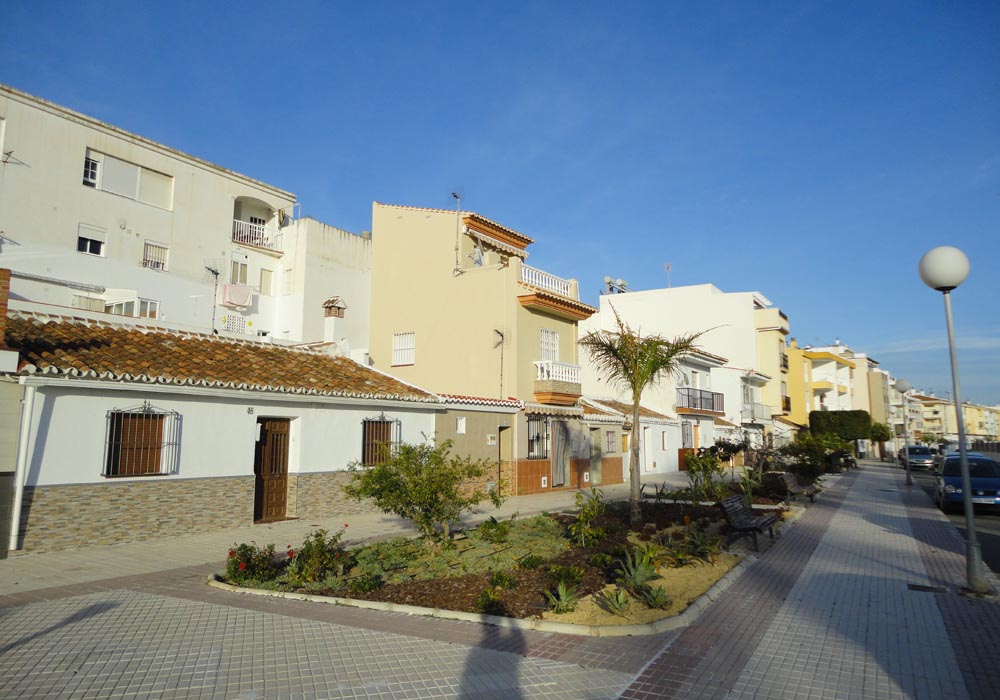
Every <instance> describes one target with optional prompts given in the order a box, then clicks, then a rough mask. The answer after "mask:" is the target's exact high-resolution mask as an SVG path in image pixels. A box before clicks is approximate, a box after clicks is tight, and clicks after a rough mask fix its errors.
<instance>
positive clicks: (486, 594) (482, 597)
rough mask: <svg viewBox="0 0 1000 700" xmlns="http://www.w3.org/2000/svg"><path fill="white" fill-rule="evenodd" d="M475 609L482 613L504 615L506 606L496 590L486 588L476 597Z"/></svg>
mask: <svg viewBox="0 0 1000 700" xmlns="http://www.w3.org/2000/svg"><path fill="white" fill-rule="evenodd" d="M476 611H477V612H481V613H483V614H484V615H504V614H505V613H506V612H507V607H506V606H505V605H504V604H503V601H502V600H500V594H499V593H498V592H497V591H496V590H494V589H492V588H487V589H485V590H483V591H482V592H481V593H480V594H479V596H478V597H476Z"/></svg>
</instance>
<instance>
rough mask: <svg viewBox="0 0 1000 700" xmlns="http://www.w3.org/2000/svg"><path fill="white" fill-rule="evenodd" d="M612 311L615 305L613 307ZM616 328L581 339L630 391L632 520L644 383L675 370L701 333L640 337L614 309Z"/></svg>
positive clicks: (636, 513) (608, 375) (636, 512)
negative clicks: (668, 336)
mask: <svg viewBox="0 0 1000 700" xmlns="http://www.w3.org/2000/svg"><path fill="white" fill-rule="evenodd" d="M612 311H614V307H612ZM614 313H615V321H616V323H617V324H618V331H617V332H615V331H604V330H601V331H591V332H590V333H587V335H585V336H584V337H583V338H581V339H580V345H582V346H583V347H584V348H585V349H586V350H587V352H589V353H590V361H591V362H592V363H593V364H594V365H595V366H596V367H597V369H598V371H599V372H601V373H602V374H603V375H604V377H605V379H606V380H607V381H608V382H609V383H611V384H617V385H618V386H620V387H622V388H624V389H627V390H628V391H629V392H630V393H631V395H632V440H631V446H632V450H631V455H632V456H631V457H630V459H629V469H628V471H629V484H630V488H629V504H630V506H631V519H632V522H633V523H635V522H638V521H639V520H640V519H641V518H642V512H641V510H640V507H639V503H640V494H639V402H640V400H641V399H642V392H643V390H645V388H646V387H647V386H650V385H652V384H655V383H656V382H657V381H659V380H660V379H662V378H664V377H667V376H670V375H672V374H675V373H676V372H677V369H678V362H679V360H680V358H681V357H682V356H683V355H685V354H687V353H689V352H691V351H693V350H697V349H698V346H697V345H696V343H695V341H696V340H697V339H698V338H699V337H700V336H701V335H702V334H701V333H691V334H688V335H681V336H677V337H676V338H674V339H673V340H668V339H666V338H664V337H663V336H660V335H650V336H645V337H643V336H642V335H640V333H639V331H638V330H633V329H632V328H630V327H629V325H628V324H627V323H625V321H623V320H622V319H621V317H620V316H619V315H618V312H617V311H615V312H614Z"/></svg>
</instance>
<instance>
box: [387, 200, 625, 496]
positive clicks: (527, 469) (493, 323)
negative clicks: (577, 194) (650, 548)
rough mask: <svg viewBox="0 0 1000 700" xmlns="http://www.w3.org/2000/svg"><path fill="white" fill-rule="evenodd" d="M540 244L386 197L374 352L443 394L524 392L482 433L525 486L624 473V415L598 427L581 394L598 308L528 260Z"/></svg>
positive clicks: (508, 472)
mask: <svg viewBox="0 0 1000 700" xmlns="http://www.w3.org/2000/svg"><path fill="white" fill-rule="evenodd" d="M532 242H533V239H532V238H531V237H529V236H527V235H525V234H523V233H521V232H519V231H516V230H514V229H512V228H510V227H508V226H505V225H503V224H500V223H498V222H496V221H493V220H491V219H488V218H486V217H484V216H482V215H481V214H478V213H475V212H470V211H461V210H446V209H432V208H420V207H411V206H401V205H393V204H383V203H379V202H375V203H374V204H373V207H372V295H371V342H370V357H371V361H372V363H373V364H374V366H375V367H377V368H379V369H381V370H384V371H386V372H390V373H392V374H393V375H395V376H397V377H399V378H401V379H403V380H404V381H407V382H411V383H413V384H416V385H419V386H424V387H428V388H430V389H431V390H432V391H434V392H437V393H438V394H442V395H448V396H461V397H466V398H467V399H469V400H472V401H480V402H486V403H487V405H488V400H491V399H492V400H501V401H505V400H514V401H518V402H521V404H522V405H523V408H521V409H520V411H519V412H518V413H516V414H507V413H503V414H501V413H497V414H496V415H495V416H493V420H495V424H494V425H493V426H492V427H488V426H486V425H485V424H484V423H483V422H482V420H480V421H479V423H478V425H479V426H480V429H481V432H480V433H479V434H478V436H477V437H476V439H480V440H485V441H487V442H489V443H490V445H489V446H490V447H491V449H493V450H495V451H496V453H497V454H499V456H500V461H501V463H502V465H503V469H504V470H505V471H504V472H503V474H504V476H503V481H505V482H507V483H508V484H509V485H510V486H509V488H511V489H512V490H513V491H514V492H516V493H534V492H540V491H544V490H546V489H551V488H559V487H570V486H576V485H578V484H581V483H590V484H594V485H597V484H601V483H618V482H621V481H622V473H621V472H622V456H621V450H620V439H619V438H620V432H621V429H620V421H619V422H618V424H615V423H608V424H607V425H608V426H609V427H607V429H600V430H597V429H594V430H591V429H590V427H588V426H587V424H586V419H585V416H584V410H583V408H582V407H581V405H580V402H579V399H580V397H581V396H582V393H583V392H582V386H581V367H580V364H581V358H580V357H579V348H578V346H577V338H578V332H577V324H578V323H579V322H580V321H582V320H584V319H586V318H588V317H589V316H590V315H591V314H593V313H594V312H595V311H596V309H595V308H594V307H592V306H589V305H588V304H585V303H583V302H581V301H580V298H579V288H578V284H577V282H576V281H575V280H572V279H565V278H561V277H558V276H556V275H553V274H550V273H548V272H546V271H544V270H542V269H539V268H537V267H533V266H531V265H528V264H527V258H528V256H529V250H528V248H529V246H530V245H531V243H532ZM457 418H458V417H457V416H456V420H457ZM449 431H450V428H449ZM608 431H610V432H612V433H614V439H612V438H609V437H608V436H607V434H606V433H607V432H608ZM443 434H444V433H443ZM594 455H600V458H599V459H594Z"/></svg>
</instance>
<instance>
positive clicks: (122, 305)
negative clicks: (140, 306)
mask: <svg viewBox="0 0 1000 700" xmlns="http://www.w3.org/2000/svg"><path fill="white" fill-rule="evenodd" d="M104 310H105V311H106V312H107V313H109V314H114V315H115V316H135V301H134V300H129V301H114V302H111V303H110V304H105V305H104Z"/></svg>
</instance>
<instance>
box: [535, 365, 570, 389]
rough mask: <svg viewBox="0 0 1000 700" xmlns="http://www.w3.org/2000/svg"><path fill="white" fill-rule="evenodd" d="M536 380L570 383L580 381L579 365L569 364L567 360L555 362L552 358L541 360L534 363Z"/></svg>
mask: <svg viewBox="0 0 1000 700" xmlns="http://www.w3.org/2000/svg"><path fill="white" fill-rule="evenodd" d="M535 369H536V370H537V371H538V375H537V376H536V377H535V378H536V379H537V380H538V381H540V382H544V381H553V382H568V383H570V384H579V383H580V365H571V364H569V363H567V362H556V361H554V360H542V361H541V362H536V363H535Z"/></svg>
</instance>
